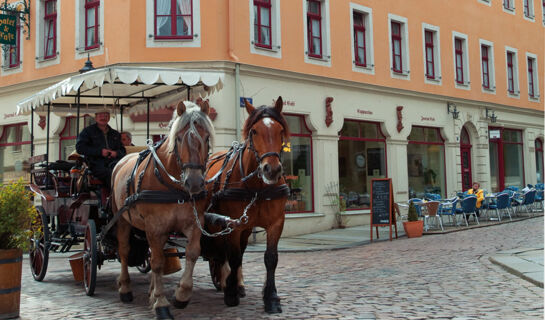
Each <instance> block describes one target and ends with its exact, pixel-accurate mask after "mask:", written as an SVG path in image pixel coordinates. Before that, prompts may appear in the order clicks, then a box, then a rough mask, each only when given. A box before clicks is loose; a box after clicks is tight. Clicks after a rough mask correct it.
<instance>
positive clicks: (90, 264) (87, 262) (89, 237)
mask: <svg viewBox="0 0 545 320" xmlns="http://www.w3.org/2000/svg"><path fill="white" fill-rule="evenodd" d="M83 252H84V254H83V285H84V286H85V293H87V295H88V296H92V295H93V294H94V293H95V285H96V280H97V232H96V225H95V221H94V220H93V219H89V221H88V222H87V228H86V229H85V239H84V242H83Z"/></svg>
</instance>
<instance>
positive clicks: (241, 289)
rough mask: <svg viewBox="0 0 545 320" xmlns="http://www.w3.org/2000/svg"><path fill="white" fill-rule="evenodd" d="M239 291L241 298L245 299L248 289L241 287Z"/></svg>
mask: <svg viewBox="0 0 545 320" xmlns="http://www.w3.org/2000/svg"><path fill="white" fill-rule="evenodd" d="M237 291H238V296H239V297H241V298H244V297H245V296H246V288H245V287H244V286H239V287H238V288H237Z"/></svg>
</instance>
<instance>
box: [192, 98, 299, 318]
mask: <svg viewBox="0 0 545 320" xmlns="http://www.w3.org/2000/svg"><path fill="white" fill-rule="evenodd" d="M282 106H283V102H282V97H278V99H277V100H276V104H275V106H274V107H267V106H261V107H259V108H254V107H253V106H252V105H251V104H250V103H248V101H246V110H247V111H248V114H249V117H248V119H247V120H246V122H245V124H244V128H243V138H244V142H243V143H242V144H238V145H237V144H235V146H233V148H231V149H230V150H229V151H223V152H220V153H217V154H214V155H213V156H212V158H211V159H210V160H209V161H208V164H207V174H206V178H207V189H208V196H209V197H210V196H211V197H212V198H211V201H212V202H211V211H213V212H216V213H219V214H222V215H227V216H229V217H231V218H232V219H237V220H239V222H241V224H240V225H239V226H238V227H236V228H235V229H234V231H233V232H232V233H231V234H229V235H227V236H223V237H219V238H215V239H212V238H209V237H202V240H201V246H202V252H203V256H205V257H206V258H208V259H209V261H210V262H209V263H210V272H211V275H212V279H213V281H214V285H216V287H218V286H219V285H220V284H219V283H220V282H221V286H222V287H224V288H223V289H224V301H225V304H226V305H228V306H236V305H238V304H239V302H240V299H239V297H243V296H245V289H244V285H243V281H242V268H241V266H242V256H243V254H244V251H245V250H246V246H247V244H248V237H249V236H250V235H251V233H252V228H254V227H257V226H259V227H262V228H264V229H265V230H266V232H267V249H266V251H265V267H266V269H267V278H266V281H265V285H264V288H263V301H264V303H265V311H266V312H268V313H279V312H282V309H281V306H280V299H279V298H278V295H277V293H276V285H275V279H274V273H275V270H276V265H277V263H278V240H279V239H280V235H281V234H282V229H283V227H284V206H285V204H286V200H287V196H288V194H289V188H288V186H287V185H286V183H285V181H284V177H283V174H282V163H281V162H280V153H281V152H282V148H283V143H285V142H287V140H288V138H289V130H288V129H289V128H288V124H287V122H286V119H285V118H284V116H283V115H282ZM207 228H209V229H211V230H213V231H216V228H215V227H214V226H209V225H207ZM226 262H228V264H229V268H226ZM227 269H230V271H229V270H227ZM225 277H226V279H225ZM220 279H223V280H224V281H220Z"/></svg>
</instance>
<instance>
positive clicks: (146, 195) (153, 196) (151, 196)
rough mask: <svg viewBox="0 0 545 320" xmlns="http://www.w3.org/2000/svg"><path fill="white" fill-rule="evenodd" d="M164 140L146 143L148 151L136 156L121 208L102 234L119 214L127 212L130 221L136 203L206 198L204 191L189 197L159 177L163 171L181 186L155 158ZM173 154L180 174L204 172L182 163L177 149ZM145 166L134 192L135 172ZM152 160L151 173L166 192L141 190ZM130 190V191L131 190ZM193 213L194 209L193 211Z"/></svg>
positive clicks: (194, 165)
mask: <svg viewBox="0 0 545 320" xmlns="http://www.w3.org/2000/svg"><path fill="white" fill-rule="evenodd" d="M165 140H166V139H163V140H161V141H160V142H159V143H157V144H155V145H153V144H152V143H151V142H148V149H146V150H143V151H141V152H140V153H139V154H138V159H137V160H136V163H135V165H134V167H133V169H132V172H131V175H130V177H129V179H128V180H127V189H126V190H127V191H126V192H127V198H126V199H125V203H124V204H123V207H121V208H120V209H119V210H118V211H117V212H116V213H115V215H114V217H113V218H112V220H111V221H110V222H109V223H108V224H107V225H106V227H105V228H104V231H103V233H104V234H106V233H107V232H108V231H109V230H110V228H111V227H112V226H113V225H114V224H115V223H116V222H117V220H119V218H120V217H121V214H123V212H125V211H128V212H129V221H130V220H131V214H130V209H131V208H132V207H133V206H134V205H135V204H136V203H137V202H146V203H178V204H184V203H185V202H187V201H196V200H201V199H204V198H205V197H206V191H203V192H201V193H199V194H197V195H194V196H191V195H190V194H189V193H188V192H187V191H185V190H183V189H177V188H174V187H173V186H172V185H170V184H167V183H166V182H165V180H164V179H163V177H162V176H161V172H160V170H161V171H163V172H164V173H165V174H166V175H167V177H168V178H169V179H170V181H171V182H173V183H175V184H181V183H182V181H181V180H178V179H176V178H175V177H173V176H172V175H171V174H170V173H168V171H167V170H166V168H165V166H164V165H163V163H162V161H161V159H159V157H158V156H157V152H156V150H157V149H158V148H159V147H160V146H161V145H162V144H163V143H164V142H165ZM174 153H175V156H176V162H177V163H178V166H179V167H180V168H181V170H182V173H183V171H184V169H185V168H197V169H202V170H204V166H203V165H200V164H195V163H185V164H184V163H183V162H182V159H181V157H180V155H179V153H178V148H177V147H175V148H174ZM146 159H147V161H146V164H145V165H144V169H143V170H142V172H140V174H139V176H138V184H137V186H136V190H134V181H135V176H136V171H137V169H138V167H139V166H140V164H142V162H144V161H145V160H146ZM152 159H153V165H154V168H153V172H154V175H155V177H156V178H157V180H159V182H160V183H161V184H162V185H164V186H165V187H167V189H168V191H165V190H162V191H159V190H141V187H142V181H143V179H144V173H145V172H146V170H147V168H148V166H149V164H150V162H151V160H152ZM131 186H132V188H131ZM131 189H132V190H131ZM194 211H195V209H194ZM199 224H200V223H199Z"/></svg>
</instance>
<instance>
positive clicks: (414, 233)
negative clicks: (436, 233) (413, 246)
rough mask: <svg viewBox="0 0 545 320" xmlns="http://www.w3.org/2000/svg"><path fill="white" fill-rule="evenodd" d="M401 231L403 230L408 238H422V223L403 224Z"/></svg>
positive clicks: (407, 222)
mask: <svg viewBox="0 0 545 320" xmlns="http://www.w3.org/2000/svg"><path fill="white" fill-rule="evenodd" d="M403 229H405V234H406V235H407V237H409V238H418V237H421V236H422V233H423V232H424V221H422V220H418V221H406V222H403Z"/></svg>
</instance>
